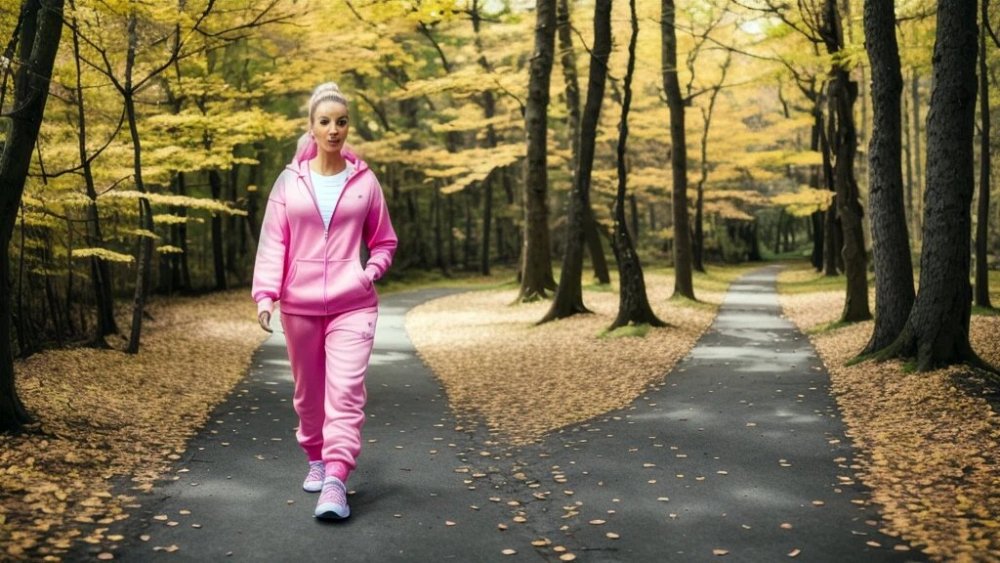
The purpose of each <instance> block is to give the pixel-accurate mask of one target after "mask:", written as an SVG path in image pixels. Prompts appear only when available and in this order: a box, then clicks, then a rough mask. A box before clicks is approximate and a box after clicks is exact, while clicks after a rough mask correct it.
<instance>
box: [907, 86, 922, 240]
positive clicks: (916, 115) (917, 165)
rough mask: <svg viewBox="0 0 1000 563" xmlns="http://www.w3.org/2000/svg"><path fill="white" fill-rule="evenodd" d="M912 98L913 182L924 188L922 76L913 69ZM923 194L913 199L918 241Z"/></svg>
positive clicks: (915, 232)
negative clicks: (921, 147)
mask: <svg viewBox="0 0 1000 563" xmlns="http://www.w3.org/2000/svg"><path fill="white" fill-rule="evenodd" d="M910 96H911V98H910V99H911V100H912V103H911V104H910V106H911V107H910V110H911V111H912V112H913V181H914V185H915V186H917V187H919V188H922V187H923V186H924V171H923V168H922V164H921V162H922V161H921V160H920V158H921V156H922V154H923V151H921V150H920V139H921V135H920V130H921V127H920V125H921V120H920V75H919V74H917V68H916V67H913V75H912V77H911V78H910ZM923 201H924V198H923V192H922V191H921V192H918V193H917V197H915V198H913V205H914V208H913V229H912V232H913V237H914V238H915V239H916V238H917V237H918V236H921V233H920V231H921V216H922V215H923V210H924V206H923ZM914 242H917V243H918V244H919V243H920V242H921V241H920V239H917V240H915V241H914Z"/></svg>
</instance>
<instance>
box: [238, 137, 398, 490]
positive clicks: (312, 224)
mask: <svg viewBox="0 0 1000 563" xmlns="http://www.w3.org/2000/svg"><path fill="white" fill-rule="evenodd" d="M342 154H343V156H344V158H345V159H347V161H348V162H349V163H351V164H352V165H353V166H354V171H353V172H352V173H351V175H350V176H349V177H348V178H347V182H346V183H345V185H344V189H343V191H342V192H341V195H340V199H339V201H338V203H337V206H336V208H335V210H334V213H333V217H332V218H331V219H330V224H329V227H328V228H327V226H326V225H324V223H323V219H322V217H321V216H320V212H319V206H318V204H317V200H316V195H315V192H314V189H313V186H312V180H311V178H310V175H309V160H311V159H312V158H314V157H315V155H316V149H315V145H313V146H312V147H311V149H310V150H307V151H306V152H305V153H304V154H302V155H301V156H300V157H298V158H297V159H295V160H293V162H292V163H291V164H289V165H288V166H287V167H286V169H285V170H284V171H282V173H281V175H280V176H278V179H277V180H276V181H275V183H274V187H273V188H272V189H271V196H270V198H269V199H268V202H267V211H266V212H265V214H264V223H263V225H262V226H261V232H260V241H259V244H258V247H257V260H256V263H255V265H254V276H253V298H254V300H255V301H256V302H257V310H258V312H260V311H270V310H271V308H272V307H273V303H274V302H275V301H279V302H280V304H281V324H282V327H283V328H284V330H285V340H286V344H287V346H288V359H289V361H290V362H291V366H292V374H293V375H294V378H295V396H294V400H293V404H294V405H295V412H296V413H297V414H298V416H299V429H298V432H296V437H297V438H298V441H299V445H300V446H302V449H303V450H305V452H306V455H307V456H308V457H309V460H310V461H316V460H322V461H323V462H324V463H325V465H326V474H327V475H334V476H336V477H338V478H339V479H340V480H341V481H343V482H345V483H346V482H347V478H348V476H349V475H350V473H351V471H353V470H354V468H355V466H356V464H357V463H356V460H357V457H358V454H359V453H360V451H361V427H362V426H363V425H364V421H365V414H364V411H363V408H364V406H365V400H366V398H367V393H366V390H365V372H366V371H367V369H368V361H369V359H370V358H371V352H372V343H373V338H374V335H375V324H376V321H377V319H378V296H377V295H376V293H375V289H374V286H373V281H374V280H377V279H378V278H380V277H382V276H383V275H384V274H385V272H386V270H387V269H388V268H389V266H390V264H392V257H393V255H394V254H395V251H396V243H397V240H396V233H395V231H394V230H393V228H392V223H391V222H390V220H389V211H388V208H387V206H386V203H385V199H384V198H383V195H382V188H381V187H380V186H379V183H378V180H377V179H376V178H375V174H374V173H373V172H372V171H371V169H369V168H368V165H367V164H366V163H365V162H364V161H363V160H361V159H360V158H358V156H357V155H355V154H353V153H352V152H350V151H349V150H347V149H344V150H343V151H342ZM362 240H364V242H365V244H366V245H367V246H368V249H369V251H370V257H369V259H368V264H367V266H366V267H365V268H364V269H362V267H361V258H360V248H361V241H362Z"/></svg>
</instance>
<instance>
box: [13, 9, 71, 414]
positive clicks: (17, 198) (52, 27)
mask: <svg viewBox="0 0 1000 563" xmlns="http://www.w3.org/2000/svg"><path fill="white" fill-rule="evenodd" d="M62 13H63V2H62V0H25V1H24V3H23V4H22V5H21V13H20V16H19V17H18V24H19V32H20V37H19V41H18V44H19V47H18V53H17V63H16V65H17V68H16V72H15V74H14V104H13V107H14V110H13V111H11V112H9V113H6V114H4V115H3V116H2V120H3V121H6V122H7V127H8V129H7V136H6V139H5V142H4V143H3V144H2V145H0V186H3V190H0V284H3V287H2V291H0V432H8V431H16V430H18V429H20V428H21V427H22V425H24V424H25V423H28V422H30V421H31V416H30V415H29V414H28V411H27V409H25V407H24V404H23V403H21V399H20V398H19V397H18V396H17V388H16V387H15V386H14V357H13V354H12V351H11V334H10V322H11V298H10V297H11V292H10V291H8V289H7V288H8V283H9V280H10V273H11V270H10V250H9V249H10V241H11V235H12V234H13V232H14V223H15V221H16V219H17V212H18V208H19V206H20V202H21V194H22V193H23V192H24V183H25V180H26V178H27V176H28V164H29V163H30V162H31V153H32V151H33V150H34V148H35V142H36V140H37V139H38V130H39V128H40V127H41V124H42V115H43V114H44V112H45V102H46V100H47V99H48V95H49V77H50V76H52V67H53V64H54V62H55V58H56V51H57V50H58V48H59V38H60V36H61V35H62V28H63V21H62ZM3 90H6V88H3Z"/></svg>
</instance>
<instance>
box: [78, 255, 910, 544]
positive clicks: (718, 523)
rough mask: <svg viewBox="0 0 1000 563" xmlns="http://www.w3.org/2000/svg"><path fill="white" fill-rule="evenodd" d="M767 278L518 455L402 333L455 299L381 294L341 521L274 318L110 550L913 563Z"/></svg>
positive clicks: (755, 277)
mask: <svg viewBox="0 0 1000 563" xmlns="http://www.w3.org/2000/svg"><path fill="white" fill-rule="evenodd" d="M776 272H777V269H776V268H765V269H762V270H759V271H757V272H754V273H751V274H749V275H747V276H744V277H743V278H741V279H740V280H739V281H737V282H736V283H735V284H734V285H733V286H732V288H731V289H730V292H729V293H728V294H727V297H726V300H725V302H724V304H723V306H722V308H721V309H720V312H719V315H718V317H717V318H716V320H715V322H714V323H713V324H712V326H711V327H710V329H709V330H708V331H707V332H706V334H705V335H704V336H703V338H702V339H701V340H700V341H699V342H698V344H697V345H696V347H695V348H694V349H693V350H692V351H691V352H690V354H689V355H688V356H687V357H686V358H685V359H684V360H682V361H681V362H680V363H679V364H678V365H677V366H676V367H675V369H674V370H673V371H672V372H671V373H670V374H667V376H666V377H665V378H664V380H663V382H662V383H661V384H658V385H656V386H653V387H651V388H650V389H648V391H647V392H646V393H644V394H643V395H642V396H641V397H639V398H638V399H637V400H636V401H634V402H633V404H632V405H630V406H629V407H627V408H625V409H622V410H620V411H615V412H610V413H607V414H606V415H604V416H601V417H598V418H596V419H593V420H591V421H588V422H585V423H581V424H577V425H573V426H570V427H567V428H563V429H561V430H559V431H557V432H555V433H553V434H551V435H549V436H548V437H546V438H545V439H544V440H542V441H540V442H539V443H536V444H531V445H528V446H523V447H512V446H509V445H507V444H505V443H504V440H503V438H502V436H498V435H495V434H491V433H489V432H487V431H486V430H485V429H484V428H483V427H482V426H478V425H476V424H475V423H470V419H469V417H467V416H466V417H462V418H461V419H459V418H457V417H456V415H455V413H453V412H452V411H451V410H450V408H449V406H448V404H447V399H446V397H445V394H444V391H443V390H442V388H441V386H440V384H439V383H438V381H437V380H436V379H435V378H434V376H433V374H432V373H431V372H430V370H428V369H427V367H426V366H424V364H423V363H422V362H421V361H420V359H419V358H418V357H417V355H416V353H415V351H414V350H413V347H412V345H411V343H410V341H409V338H408V337H407V334H406V330H405V328H404V317H405V313H406V312H407V311H408V310H409V309H410V308H412V307H413V306H415V305H417V304H419V303H421V302H424V301H426V300H428V299H433V298H435V297H439V296H441V295H444V294H446V293H449V292H451V291H454V290H423V291H417V292H411V293H403V294H393V295H389V296H386V297H383V298H382V301H381V305H380V318H379V322H378V327H377V332H376V340H375V351H374V354H373V357H372V362H371V368H370V370H369V374H368V381H367V385H368V407H367V409H366V412H367V415H368V417H367V422H366V425H365V427H364V431H363V437H362V438H363V451H362V454H361V456H360V458H359V460H358V469H357V470H356V472H355V473H354V474H353V475H352V477H351V478H350V480H349V482H348V489H349V490H350V491H351V493H350V495H349V502H350V505H351V513H352V514H351V517H350V518H349V519H347V520H346V521H343V522H334V523H327V522H322V521H318V520H316V519H314V518H313V517H312V511H313V508H314V505H315V502H316V498H317V497H316V495H315V494H310V493H306V492H304V491H302V489H301V482H302V478H303V477H304V474H305V470H306V464H305V457H304V454H303V453H302V452H301V450H300V449H299V448H298V445H297V444H296V443H295V436H294V430H295V426H296V423H297V420H296V417H295V414H294V412H293V410H292V405H291V396H292V388H293V384H292V377H291V373H290V370H289V365H288V359H287V354H286V352H285V346H284V340H283V335H282V334H280V323H278V322H275V323H274V326H275V327H276V329H277V330H276V332H275V335H274V336H273V337H271V338H270V339H269V340H268V341H267V342H265V343H264V345H263V346H262V347H261V348H260V349H259V350H258V351H257V353H256V354H255V356H254V359H253V363H252V367H251V369H250V371H249V372H248V374H247V376H246V378H245V379H244V380H243V381H242V382H241V383H240V384H238V385H237V387H236V388H235V389H234V391H233V392H232V393H231V395H230V397H229V398H228V399H227V400H226V401H225V402H224V403H223V404H221V405H220V406H219V407H218V408H217V409H216V411H215V412H214V413H213V414H212V416H211V418H210V421H209V423H208V424H207V425H206V427H205V428H204V429H202V431H201V432H200V433H199V434H198V435H197V436H196V437H195V438H194V439H193V440H192V442H191V443H190V445H189V448H188V450H187V454H186V455H185V456H184V457H183V459H181V460H180V461H178V462H177V463H176V464H175V465H174V467H173V468H172V471H171V474H170V475H168V476H167V477H166V478H165V479H164V480H162V481H161V482H159V483H157V485H156V486H155V487H154V489H153V491H152V492H151V493H149V494H144V495H140V496H139V497H138V502H139V504H141V507H140V508H137V509H135V510H134V512H133V513H132V516H131V517H130V518H129V519H127V520H125V521H123V522H122V523H118V524H115V525H113V526H112V527H111V529H110V530H109V531H108V532H107V534H121V535H123V536H124V537H125V539H124V540H123V541H121V542H118V544H116V545H115V546H113V549H112V550H111V551H112V552H113V553H114V555H115V558H116V559H118V560H126V561H147V560H151V559H160V558H163V559H171V560H184V561H206V560H211V561H219V560H241V561H380V562H382V561H442V560H443V561H463V562H464V561H559V560H570V558H571V557H575V559H576V560H577V561H721V560H725V561H729V560H734V561H775V560H784V559H788V558H790V557H792V558H795V559H797V560H803V561H911V560H912V561H918V560H923V559H924V557H923V556H922V555H920V553H919V552H918V551H917V549H915V548H913V549H911V550H910V551H901V550H903V549H908V548H909V547H910V546H907V545H906V544H905V542H902V541H901V540H899V539H896V538H892V537H889V536H886V535H884V534H882V533H880V532H879V530H880V529H881V528H882V527H883V526H884V524H883V523H882V522H881V521H880V519H879V516H878V513H877V510H876V507H873V506H871V505H870V504H869V501H868V497H869V495H868V491H867V490H866V489H865V488H864V487H863V486H862V485H861V484H860V483H859V482H858V481H857V479H856V477H855V473H854V469H852V467H851V466H852V464H853V463H854V462H853V459H852V458H853V453H852V448H851V444H850V439H849V438H848V437H847V436H846V435H845V433H844V426H843V424H842V423H841V421H840V419H839V416H838V413H837V409H836V405H835V402H834V400H833V399H832V397H831V396H830V393H829V380H828V376H827V374H826V372H825V370H824V368H823V366H822V363H821V362H820V361H819V359H818V358H817V356H816V354H815V352H814V351H813V349H812V347H811V346H810V344H809V341H808V339H807V338H806V337H805V336H803V335H802V334H801V333H800V332H799V331H798V330H797V329H795V327H794V326H793V325H792V324H791V323H790V322H788V321H787V320H785V319H783V318H781V316H780V306H779V305H778V301H777V296H776V294H775V289H774V286H775V277H776ZM666 320H667V321H668V322H669V319H666ZM581 377H608V378H610V377H614V374H613V373H608V374H581ZM525 392H531V390H525ZM123 488H124V487H123ZM123 492H126V491H123ZM103 549H104V550H107V546H104V547H103ZM505 550H513V552H514V553H512V554H505V553H504V551H505ZM98 551H100V550H99V549H97V548H96V547H95V548H90V550H89V551H87V548H81V550H80V551H77V552H76V553H75V554H73V555H74V558H76V557H78V558H88V557H94V556H95V554H96V553H97V552H98ZM561 558H564V559H561Z"/></svg>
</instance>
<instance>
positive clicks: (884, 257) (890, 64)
mask: <svg viewBox="0 0 1000 563" xmlns="http://www.w3.org/2000/svg"><path fill="white" fill-rule="evenodd" d="M895 24H896V20H895V14H894V11H893V6H892V4H891V3H887V2H880V1H879V0H865V12H864V25H865V47H866V48H867V50H868V58H869V60H870V62H871V71H872V110H873V122H874V127H873V129H872V136H871V140H870V142H869V150H868V162H869V171H868V198H869V199H868V205H869V209H870V215H871V229H872V254H873V261H874V263H875V329H874V332H873V333H872V337H871V340H869V341H868V345H867V346H865V349H864V351H863V352H862V353H863V354H870V353H873V352H876V351H878V350H881V349H882V348H884V347H886V346H888V345H889V344H891V343H892V342H893V341H895V340H896V338H897V337H898V336H899V334H900V333H901V332H902V330H903V326H905V324H906V318H907V316H908V315H909V312H910V308H911V307H912V306H913V299H914V291H913V263H912V262H911V260H910V239H909V236H908V235H907V229H906V209H905V207H904V205H903V176H902V164H901V162H900V153H901V139H900V135H901V134H900V131H901V128H902V120H901V113H900V103H901V95H902V92H903V74H902V71H901V69H900V63H899V48H898V46H897V44H896V27H895Z"/></svg>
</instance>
